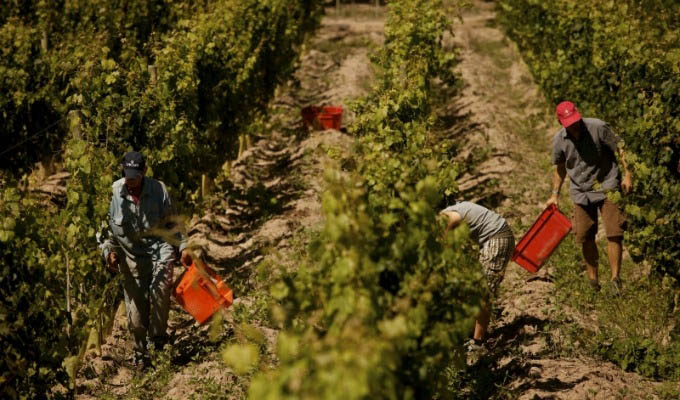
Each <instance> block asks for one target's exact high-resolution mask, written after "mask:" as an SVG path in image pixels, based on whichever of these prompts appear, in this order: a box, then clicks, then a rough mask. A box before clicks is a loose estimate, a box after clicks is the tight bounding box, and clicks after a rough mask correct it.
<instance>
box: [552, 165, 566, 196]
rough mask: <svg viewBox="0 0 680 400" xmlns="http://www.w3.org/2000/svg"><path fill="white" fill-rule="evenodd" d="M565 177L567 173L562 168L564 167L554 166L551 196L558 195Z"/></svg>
mask: <svg viewBox="0 0 680 400" xmlns="http://www.w3.org/2000/svg"><path fill="white" fill-rule="evenodd" d="M566 176H567V171H566V169H565V168H564V165H556V166H555V169H554V170H553V187H552V193H553V194H559V193H560V188H561V187H562V183H563V182H564V178H565V177H566Z"/></svg>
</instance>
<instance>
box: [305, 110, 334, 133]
mask: <svg viewBox="0 0 680 400" xmlns="http://www.w3.org/2000/svg"><path fill="white" fill-rule="evenodd" d="M342 112H343V109H342V107H317V106H310V107H305V108H303V109H302V110H301V114H302V122H303V123H304V125H305V126H306V127H313V128H315V129H336V130H339V129H340V127H341V126H342Z"/></svg>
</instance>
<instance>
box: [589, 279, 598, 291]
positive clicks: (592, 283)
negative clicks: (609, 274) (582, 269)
mask: <svg viewBox="0 0 680 400" xmlns="http://www.w3.org/2000/svg"><path fill="white" fill-rule="evenodd" d="M588 282H589V283H590V287H591V288H592V289H593V290H594V291H595V292H599V291H600V283H599V282H598V281H596V280H593V279H589V280H588Z"/></svg>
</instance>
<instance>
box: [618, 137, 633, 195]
mask: <svg viewBox="0 0 680 400" xmlns="http://www.w3.org/2000/svg"><path fill="white" fill-rule="evenodd" d="M619 161H620V162H621V166H622V167H623V172H624V175H623V181H622V182H621V189H623V191H624V193H630V191H631V190H632V189H633V176H632V175H631V173H630V170H629V169H628V162H626V153H625V151H624V150H623V147H619Z"/></svg>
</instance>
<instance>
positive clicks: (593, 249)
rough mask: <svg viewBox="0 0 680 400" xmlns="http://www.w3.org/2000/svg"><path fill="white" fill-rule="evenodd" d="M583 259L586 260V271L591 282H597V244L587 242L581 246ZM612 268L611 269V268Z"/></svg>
mask: <svg viewBox="0 0 680 400" xmlns="http://www.w3.org/2000/svg"><path fill="white" fill-rule="evenodd" d="M582 250H583V258H584V259H585V260H586V271H587V273H588V278H589V279H590V280H591V281H596V282H597V259H598V257H599V256H598V254H597V244H595V240H587V241H585V242H583V246H582ZM612 268H613V267H612Z"/></svg>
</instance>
